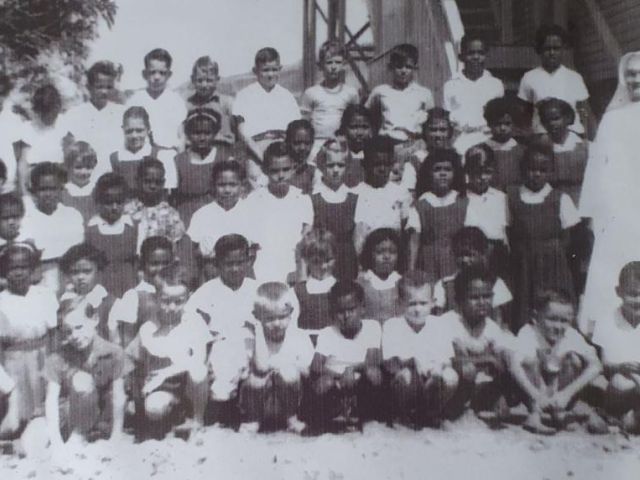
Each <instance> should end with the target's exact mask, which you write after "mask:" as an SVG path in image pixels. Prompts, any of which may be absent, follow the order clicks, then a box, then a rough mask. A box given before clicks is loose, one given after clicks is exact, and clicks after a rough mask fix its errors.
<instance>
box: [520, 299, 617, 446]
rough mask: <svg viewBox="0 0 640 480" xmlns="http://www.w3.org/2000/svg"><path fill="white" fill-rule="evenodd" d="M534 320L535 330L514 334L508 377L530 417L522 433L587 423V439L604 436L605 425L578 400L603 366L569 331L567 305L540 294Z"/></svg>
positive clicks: (577, 335)
mask: <svg viewBox="0 0 640 480" xmlns="http://www.w3.org/2000/svg"><path fill="white" fill-rule="evenodd" d="M533 317H534V322H533V324H528V325H525V326H523V327H522V328H521V329H520V331H519V332H518V336H517V338H516V341H515V344H514V345H515V348H514V351H513V357H512V359H511V372H512V374H513V377H514V379H515V381H516V382H517V383H518V385H519V386H520V387H521V389H522V390H523V391H524V395H525V398H526V403H527V406H528V408H529V412H530V413H529V417H528V418H527V420H526V422H525V424H524V427H525V428H526V429H528V430H531V431H533V432H536V433H543V434H552V433H555V432H556V430H561V429H563V428H565V427H566V425H567V424H568V423H571V422H574V421H576V420H578V421H580V420H587V428H588V429H589V431H590V432H591V433H606V432H607V425H606V424H605V423H604V420H602V419H601V418H600V417H599V416H597V415H596V414H595V412H594V411H593V410H592V409H591V407H590V406H589V405H588V404H587V403H585V402H584V401H583V400H582V399H581V398H580V397H581V394H583V393H584V389H585V387H587V385H588V384H589V383H590V382H592V381H593V380H594V379H595V378H596V377H597V376H598V375H599V374H600V372H601V371H602V364H601V363H600V360H599V359H598V354H597V352H596V349H595V348H594V347H593V346H592V345H589V344H588V343H587V341H586V340H585V339H584V337H583V336H582V335H581V334H580V333H579V332H578V331H577V330H576V329H575V328H574V327H573V325H574V324H575V308H574V306H573V303H572V301H571V299H570V298H569V296H568V295H566V294H564V293H562V292H559V291H555V290H543V291H540V292H538V294H537V297H536V306H535V310H534V311H533Z"/></svg>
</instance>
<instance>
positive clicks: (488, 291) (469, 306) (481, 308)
mask: <svg viewBox="0 0 640 480" xmlns="http://www.w3.org/2000/svg"><path fill="white" fill-rule="evenodd" d="M492 304H493V285H491V283H489V282H485V281H484V280H481V279H479V278H478V279H476V280H473V281H472V282H471V283H470V284H469V288H468V290H467V292H466V293H465V295H464V298H463V299H462V302H461V304H460V312H461V313H462V316H463V318H464V319H465V321H466V322H467V323H469V324H471V326H475V325H477V324H479V323H480V322H481V321H482V320H484V319H485V318H487V317H488V316H489V315H490V314H491V309H492Z"/></svg>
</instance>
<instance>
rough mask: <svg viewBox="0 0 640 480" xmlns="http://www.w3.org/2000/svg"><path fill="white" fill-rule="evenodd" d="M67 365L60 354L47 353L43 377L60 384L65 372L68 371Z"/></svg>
mask: <svg viewBox="0 0 640 480" xmlns="http://www.w3.org/2000/svg"><path fill="white" fill-rule="evenodd" d="M68 369H69V365H68V364H67V362H66V361H65V360H64V359H63V358H62V356H60V354H59V353H53V354H51V355H49V356H48V357H47V359H46V361H45V363H44V378H45V379H46V380H47V381H49V382H54V383H57V384H58V385H62V383H63V381H64V375H65V372H66V371H68Z"/></svg>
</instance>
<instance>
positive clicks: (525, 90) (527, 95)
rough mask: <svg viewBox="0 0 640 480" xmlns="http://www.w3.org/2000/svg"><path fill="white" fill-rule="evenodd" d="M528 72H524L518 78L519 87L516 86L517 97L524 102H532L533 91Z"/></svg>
mask: <svg viewBox="0 0 640 480" xmlns="http://www.w3.org/2000/svg"><path fill="white" fill-rule="evenodd" d="M529 76H530V75H529V72H527V73H525V74H524V76H523V77H522V80H520V87H519V88H518V98H520V99H521V100H524V101H525V102H529V103H533V91H532V89H531V85H530V84H529Z"/></svg>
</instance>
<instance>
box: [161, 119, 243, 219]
mask: <svg viewBox="0 0 640 480" xmlns="http://www.w3.org/2000/svg"><path fill="white" fill-rule="evenodd" d="M219 131H220V114H219V113H218V112H216V111H215V110H213V109H211V108H201V109H196V110H192V111H191V112H190V113H189V116H188V117H187V119H186V120H185V121H184V132H185V134H186V136H187V140H188V146H187V149H186V150H185V151H184V152H182V153H180V154H178V155H177V156H176V168H177V170H178V188H177V189H176V192H175V195H174V200H175V205H176V208H177V209H178V212H179V213H180V218H181V219H182V221H183V222H184V224H185V226H187V227H188V225H189V222H190V221H191V216H192V215H193V214H194V213H195V212H196V210H198V209H199V208H200V207H202V206H204V205H206V204H208V203H211V202H212V201H213V186H212V184H211V174H212V172H213V165H214V164H215V163H217V162H220V161H222V160H229V159H231V158H233V157H234V149H233V147H230V146H229V144H227V143H223V142H219V141H217V140H216V135H217V134H218V132H219Z"/></svg>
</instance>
